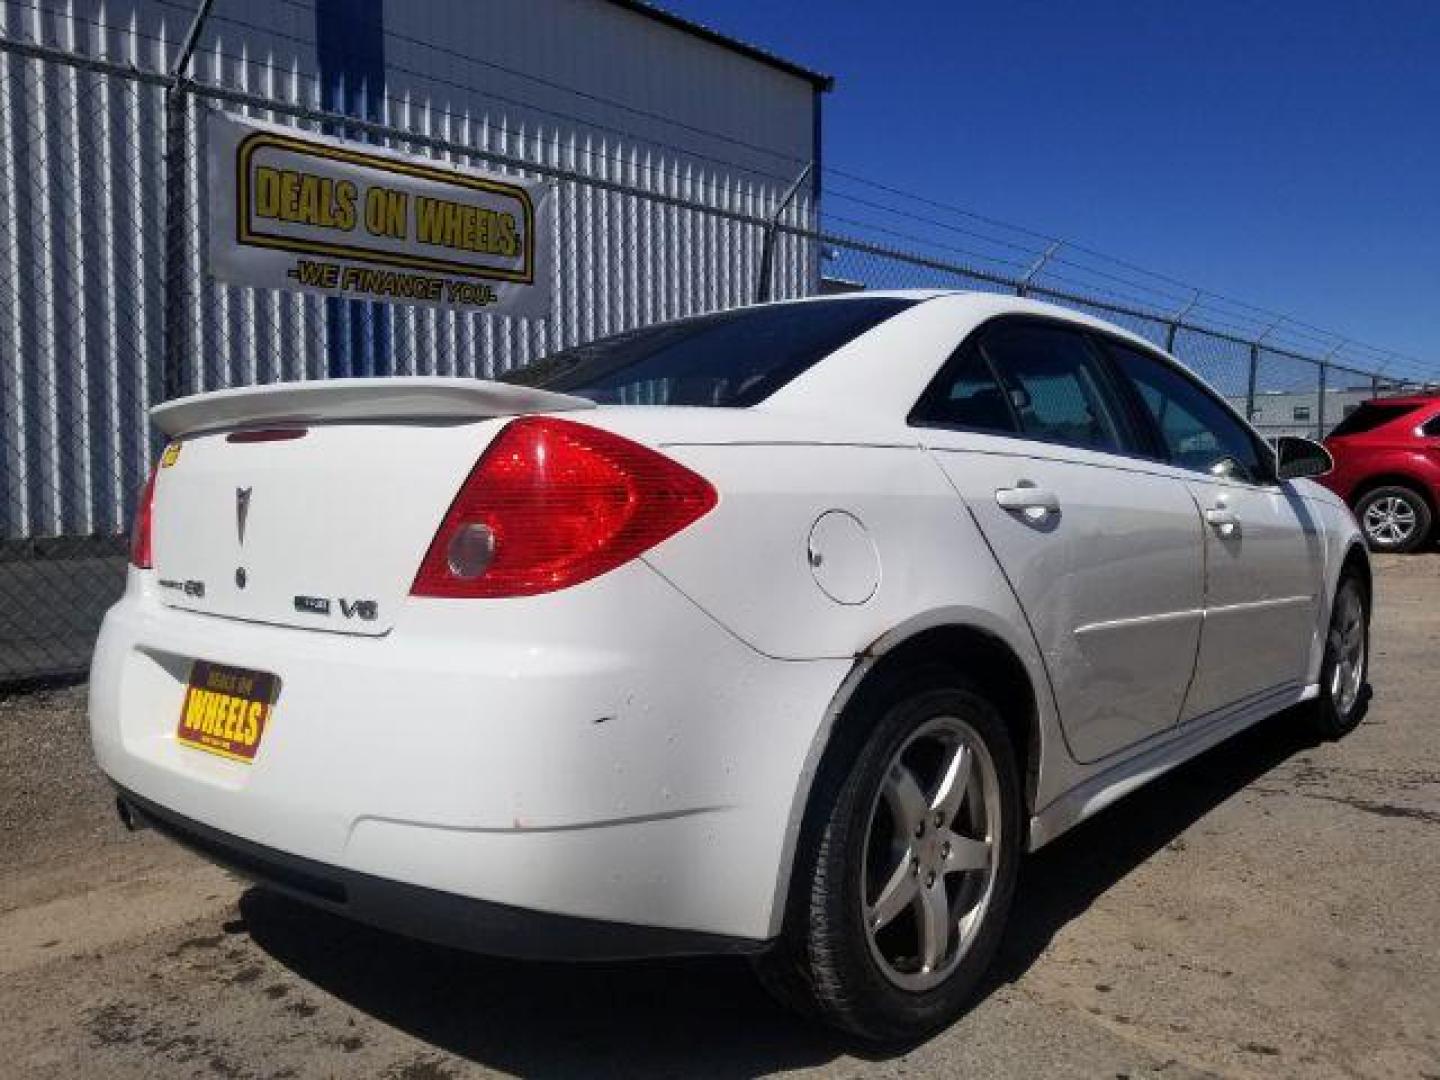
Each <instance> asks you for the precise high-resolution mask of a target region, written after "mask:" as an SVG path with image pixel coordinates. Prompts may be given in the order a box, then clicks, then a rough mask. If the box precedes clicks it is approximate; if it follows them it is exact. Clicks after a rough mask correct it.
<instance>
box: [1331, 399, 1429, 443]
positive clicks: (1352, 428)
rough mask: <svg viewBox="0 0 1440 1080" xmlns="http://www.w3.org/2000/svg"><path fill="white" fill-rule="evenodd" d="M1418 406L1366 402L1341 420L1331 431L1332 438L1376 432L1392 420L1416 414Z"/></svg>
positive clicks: (1387, 402) (1386, 402) (1391, 402)
mask: <svg viewBox="0 0 1440 1080" xmlns="http://www.w3.org/2000/svg"><path fill="white" fill-rule="evenodd" d="M1416 408H1417V406H1415V405H1414V404H1410V403H1404V402H1401V403H1398V404H1397V403H1396V402H1393V401H1364V402H1361V403H1360V407H1359V408H1358V409H1356V410H1355V411H1354V412H1352V413H1351V414H1350V415H1349V416H1347V417H1345V419H1344V420H1341V421H1340V423H1338V424H1336V425H1335V427H1334V428H1332V429H1331V431H1330V437H1331V438H1334V437H1335V436H1336V435H1363V434H1364V433H1365V432H1367V431H1374V430H1375V429H1376V428H1378V427H1379V426H1380V425H1381V424H1388V423H1389V422H1390V421H1391V420H1398V419H1399V418H1400V417H1402V416H1404V415H1405V414H1406V413H1409V412H1414V411H1415V409H1416Z"/></svg>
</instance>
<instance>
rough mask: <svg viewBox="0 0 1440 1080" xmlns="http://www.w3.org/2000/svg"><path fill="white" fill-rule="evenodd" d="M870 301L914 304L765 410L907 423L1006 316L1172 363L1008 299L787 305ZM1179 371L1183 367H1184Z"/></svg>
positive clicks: (1140, 341) (1059, 313)
mask: <svg viewBox="0 0 1440 1080" xmlns="http://www.w3.org/2000/svg"><path fill="white" fill-rule="evenodd" d="M865 297H871V298H874V297H894V298H897V299H909V300H914V301H917V302H916V303H915V304H913V305H912V306H910V307H908V308H907V309H905V310H904V311H901V312H900V313H899V314H897V315H894V316H891V317H890V318H889V319H886V320H885V321H884V322H882V323H880V324H879V325H877V326H875V327H874V328H872V329H870V330H867V331H866V332H865V333H863V334H861V335H860V336H859V337H857V338H855V339H854V340H853V341H851V342H849V343H848V344H846V345H842V346H841V347H840V348H839V349H837V350H836V351H835V352H833V353H831V354H830V355H829V356H827V357H826V358H825V360H824V361H823V362H822V363H819V364H816V365H815V366H814V367H812V368H810V369H808V370H807V371H805V372H803V373H802V374H800V375H799V376H797V377H796V378H795V379H793V380H791V381H790V382H789V383H787V384H786V385H785V386H782V387H781V388H780V389H779V390H777V391H776V392H775V393H774V394H773V395H771V396H770V397H769V398H767V399H766V400H765V401H764V402H763V403H762V407H764V408H767V409H776V410H794V411H800V412H813V411H817V410H824V411H826V412H828V413H831V414H833V415H846V414H848V415H850V416H855V417H874V416H877V415H878V416H890V417H897V418H899V417H904V416H906V415H908V414H909V412H910V409H911V407H912V406H913V405H914V403H915V400H916V399H917V398H918V397H919V395H920V393H921V391H923V390H924V388H925V387H926V386H928V385H929V383H930V380H931V379H932V378H934V376H935V373H936V371H937V370H938V367H939V364H940V362H941V361H942V360H943V359H944V357H946V356H948V355H949V354H950V353H951V352H953V351H954V349H955V347H956V346H957V345H959V343H960V342H961V340H963V339H964V338H965V337H966V336H967V335H968V334H969V333H970V332H971V331H972V330H974V329H975V328H976V327H978V326H979V325H980V324H981V323H984V322H987V321H989V320H990V319H993V318H995V317H997V316H1001V315H1032V316H1038V317H1043V318H1048V319H1056V320H1059V321H1062V322H1065V323H1068V324H1070V325H1072V326H1080V327H1086V328H1089V329H1092V330H1097V331H1100V332H1102V333H1106V334H1109V335H1111V336H1112V337H1116V338H1120V339H1122V340H1126V341H1130V342H1133V343H1134V344H1135V345H1136V346H1137V347H1139V348H1142V349H1145V350H1147V351H1149V352H1151V353H1158V354H1160V355H1162V356H1164V355H1167V354H1166V353H1165V352H1164V350H1163V349H1161V348H1160V347H1159V346H1158V345H1156V344H1155V343H1154V342H1153V341H1148V340H1146V339H1145V338H1143V337H1141V336H1140V335H1138V334H1134V333H1132V332H1130V331H1128V330H1126V329H1125V328H1124V327H1122V326H1116V325H1115V324H1114V323H1109V322H1105V321H1104V320H1102V319H1097V318H1095V317H1093V316H1091V315H1087V314H1085V313H1084V312H1081V311H1076V310H1074V309H1073V308H1067V307H1061V306H1060V305H1058V304H1048V303H1045V302H1044V301H1041V300H1030V299H1027V298H1024V297H1018V296H1012V295H1009V294H1005V293H990V292H977V291H967V290H956V289H897V290H889V291H885V292H880V291H875V292H859V293H844V294H841V295H838V296H827V297H817V298H807V299H805V300H798V301H787V302H791V303H814V302H816V301H817V300H829V301H835V302H840V303H844V302H848V301H851V300H857V301H858V300H861V299H863V298H865ZM1172 360H1173V358H1172ZM1177 363H1178V362H1177ZM1180 366H1181V367H1184V365H1183V364H1181V365H1180ZM1187 370H1188V369H1187Z"/></svg>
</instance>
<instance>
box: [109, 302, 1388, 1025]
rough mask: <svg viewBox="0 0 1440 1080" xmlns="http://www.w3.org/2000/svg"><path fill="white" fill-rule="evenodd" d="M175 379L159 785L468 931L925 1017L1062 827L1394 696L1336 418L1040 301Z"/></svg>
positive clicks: (945, 1005) (412, 913) (155, 638)
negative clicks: (677, 966) (1259, 417)
mask: <svg viewBox="0 0 1440 1080" xmlns="http://www.w3.org/2000/svg"><path fill="white" fill-rule="evenodd" d="M153 418H154V422H155V423H156V424H157V425H158V426H159V428H160V429H161V430H162V431H163V432H164V433H165V434H166V435H168V436H169V437H170V439H171V440H172V441H171V442H170V444H169V446H168V447H167V449H166V451H165V453H164V455H163V456H162V458H161V460H160V462H159V464H158V466H157V468H156V470H155V473H154V474H153V476H152V478H151V480H150V483H149V485H148V486H147V490H146V493H145V497H144V499H143V502H142V505H141V507H140V509H139V511H138V515H137V521H136V526H135V533H134V541H133V551H132V559H131V562H132V567H131V569H130V572H129V581H128V585H127V588H126V592H125V596H124V598H123V599H122V600H121V601H120V602H119V603H118V604H117V605H116V606H115V607H114V608H113V609H112V610H111V611H110V612H109V614H108V615H107V617H106V619H105V624H104V628H103V630H102V632H101V635H100V639H99V643H98V645H97V648H96V652H95V658H94V665H93V671H92V681H91V706H90V708H91V725H92V733H93V738H94V746H95V753H96V756H97V758H98V759H99V763H100V766H101V767H102V768H103V769H104V771H105V772H106V773H107V774H108V775H109V777H110V778H111V779H112V780H113V781H114V783H115V785H116V787H117V788H118V790H119V799H120V809H121V814H122V816H123V817H124V818H125V820H126V821H127V822H128V823H131V824H148V825H152V826H154V827H156V828H159V829H161V830H162V831H164V832H166V833H168V834H169V835H171V836H173V837H174V838H176V839H178V840H180V841H181V842H183V843H186V844H189V845H190V846H192V847H194V848H196V849H198V850H200V851H201V852H202V853H204V854H206V855H208V856H209V857H211V858H213V859H215V860H216V861H218V862H221V863H223V864H226V865H229V866H231V867H233V868H235V869H237V870H239V871H240V872H242V873H243V874H246V875H248V876H250V877H252V878H254V879H256V880H258V881H261V882H263V883H266V884H268V885H270V886H272V887H274V888H277V889H280V890H283V891H284V892H286V893H289V894H290V895H292V896H295V897H298V898H300V899H302V900H304V901H308V902H311V903H314V904H318V905H320V906H322V907H325V908H328V909H330V910H332V911H336V912H341V913H344V914H346V915H349V916H351V917H353V918H356V919H360V920H364V921H366V922H369V923H373V924H376V925H379V926H382V927H387V928H391V929H395V930H398V931H401V932H404V933H409V934H413V935H416V936H419V937H423V938H427V939H431V940H436V941H441V942H449V943H454V944H459V945H463V946H466V947H469V948H473V949H477V950H481V951H486V952H492V953H500V954H507V955H512V956H548V957H573V958H582V957H590V958H597V957H628V956H653V955H660V954H685V953H717V952H731V953H744V954H748V955H751V956H753V957H754V958H755V960H756V965H757V968H758V969H759V971H760V972H761V974H762V976H763V977H764V979H765V980H766V982H767V984H769V985H771V986H772V987H773V988H775V989H776V990H777V991H779V992H780V993H782V994H783V995H785V996H786V997H788V998H789V999H790V1000H792V1001H795V1002H797V1003H798V1004H801V1005H803V1006H805V1007H807V1008H808V1009H809V1010H811V1011H812V1012H818V1013H819V1014H820V1015H822V1016H824V1017H825V1018H827V1019H828V1020H830V1021H831V1022H833V1023H835V1024H838V1025H840V1026H842V1027H844V1028H847V1029H849V1030H850V1031H853V1032H855V1033H858V1034H859V1035H861V1036H864V1037H869V1038H875V1039H894V1038H909V1037H915V1036H918V1035H922V1034H924V1033H926V1032H928V1031H932V1030H934V1029H935V1028H937V1027H938V1026H940V1025H943V1024H944V1023H946V1022H947V1021H949V1020H950V1019H951V1018H953V1017H954V1016H955V1015H956V1014H957V1012H958V1011H959V1010H960V1009H961V1008H963V1006H964V1004H965V1001H966V999H967V996H968V995H969V994H970V993H971V991H972V989H973V988H974V987H975V985H976V982H977V980H978V979H979V977H980V976H981V974H982V973H983V971H984V969H985V967H986V965H987V964H988V963H989V961H990V959H991V957H992V956H993V955H994V952H995V949H996V945H997V943H998V941H999V939H1000V936H1001V932H1002V929H1003V925H1004V922H1005V917H1006V912H1007V909H1008V908H1009V907H1010V902H1011V897H1012V893H1013V890H1014V886H1015V880H1016V868H1017V865H1018V862H1019V859H1020V857H1021V854H1022V852H1024V851H1026V850H1033V849H1035V848H1038V847H1040V846H1041V845H1043V844H1046V843H1048V842H1049V841H1050V840H1053V839H1054V838H1055V837H1056V836H1058V835H1060V834H1061V833H1062V832H1064V831H1065V830H1066V829H1069V828H1070V827H1071V826H1073V825H1075V824H1076V823H1077V822H1079V821H1081V820H1083V819H1084V818H1086V817H1088V816H1090V815H1092V814H1094V813H1095V812H1096V811H1098V810H1100V809H1101V808H1102V807H1104V806H1106V805H1107V804H1109V803H1111V802H1113V801H1114V800H1116V799H1118V798H1119V797H1121V796H1122V795H1124V794H1125V793H1127V792H1129V791H1131V790H1133V789H1134V788H1136V787H1137V786H1139V785H1140V784H1143V783H1145V782H1146V781H1148V780H1150V779H1152V778H1154V777H1155V776H1157V775H1159V774H1160V773H1163V772H1164V771H1165V770H1167V769H1169V768H1171V767H1172V766H1174V765H1176V764H1177V763H1179V762H1181V761H1184V760H1185V759H1186V758H1189V757H1191V756H1193V755H1194V754H1197V753H1199V752H1200V751H1202V750H1204V749H1205V748H1206V747H1208V746H1211V745H1213V744H1214V743H1216V742H1218V741H1219V740H1221V739H1223V738H1225V737H1227V736H1229V735H1231V734H1233V733H1235V732H1237V731H1239V730H1240V729H1242V728H1244V727H1246V726H1248V725H1250V724H1253V723H1255V722H1257V721H1259V720H1261V719H1262V718H1264V717H1266V716H1269V715H1270V714H1272V713H1275V712H1277V711H1279V710H1282V709H1286V708H1287V707H1289V706H1293V705H1296V704H1298V703H1300V702H1308V703H1309V704H1308V706H1307V707H1306V709H1304V710H1299V711H1298V712H1297V713H1296V714H1294V715H1295V716H1297V717H1303V718H1307V719H1308V722H1311V723H1313V724H1314V725H1315V726H1316V728H1317V729H1318V731H1319V732H1320V733H1322V734H1323V735H1325V736H1330V737H1335V736H1339V735H1342V734H1344V733H1345V732H1346V731H1348V730H1350V729H1351V728H1353V727H1354V726H1355V725H1356V724H1357V723H1358V722H1359V720H1360V717H1361V715H1362V713H1363V711H1364V708H1365V704H1366V700H1367V697H1368V693H1369V689H1368V686H1367V684H1366V659H1367V645H1368V625H1369V612H1370V601H1371V579H1370V568H1369V563H1368V561H1367V556H1366V552H1365V545H1364V543H1363V542H1362V539H1361V536H1360V534H1359V532H1358V531H1357V529H1356V526H1355V522H1354V520H1353V519H1352V517H1351V515H1350V512H1349V511H1348V510H1347V509H1346V508H1345V506H1344V505H1343V503H1342V502H1341V501H1340V500H1339V499H1338V498H1336V497H1335V496H1334V495H1332V494H1331V493H1329V492H1328V491H1326V490H1325V489H1323V488H1322V487H1320V486H1318V485H1315V484H1312V483H1310V482H1308V481H1306V480H1304V479H1300V478H1301V477H1304V476H1310V475H1316V474H1318V473H1320V472H1323V471H1324V470H1325V469H1326V468H1327V467H1328V458H1327V456H1326V454H1325V452H1324V450H1323V449H1322V448H1321V447H1319V446H1317V445H1315V444H1313V443H1309V442H1306V441H1304V440H1299V439H1282V440H1281V441H1280V443H1279V446H1278V449H1277V451H1274V452H1272V451H1271V450H1270V449H1269V448H1268V447H1267V446H1266V444H1265V443H1264V441H1263V440H1261V439H1260V438H1259V437H1258V436H1257V435H1256V434H1255V432H1254V431H1253V430H1251V428H1250V427H1249V426H1248V425H1247V424H1246V423H1245V422H1244V421H1243V420H1242V419H1241V418H1240V417H1238V416H1237V415H1236V414H1235V413H1234V412H1233V411H1232V410H1231V409H1230V408H1229V407H1228V406H1227V405H1226V404H1225V402H1224V401H1223V400H1222V399H1221V398H1220V397H1218V396H1216V395H1215V394H1214V393H1212V392H1211V391H1210V390H1209V389H1207V388H1206V387H1205V386H1204V385H1202V384H1201V383H1200V382H1199V381H1198V380H1197V379H1195V378H1194V377H1193V376H1192V375H1191V374H1190V373H1189V372H1187V371H1186V370H1185V369H1184V368H1183V367H1181V366H1180V365H1178V364H1177V363H1176V362H1175V361H1173V360H1171V359H1170V358H1168V357H1167V356H1165V355H1164V354H1163V353H1161V352H1159V351H1158V350H1157V349H1156V348H1155V347H1154V346H1152V345H1151V344H1149V343H1148V342H1146V341H1144V340H1142V339H1140V338H1137V337H1135V336H1134V335H1132V334H1129V333H1126V332H1125V331H1123V330H1120V329H1117V328H1116V327H1114V326H1110V325H1108V324H1106V323H1103V322H1099V321H1097V320H1094V319H1091V318H1087V317H1085V316H1082V315H1078V314H1075V313H1073V312H1069V311H1066V310H1063V309H1060V308H1056V307H1052V306H1049V305H1045V304H1039V303H1034V302H1030V301H1025V300H1018V299H1013V298H1008V297H1001V296H991V295H982V294H965V293H871V294H861V295H856V296H850V297H844V298H821V299H814V300H808V301H801V302H794V303H781V304H771V305H765V306H760V307H753V308H746V309H741V310H737V311H729V312H724V313H720V314H714V315H706V316H702V317H699V318H693V319H686V320H683V321H679V322H672V323H668V324H663V325H658V326H651V327H647V328H644V329H640V330H635V331H631V332H629V333H625V334H621V335H619V336H617V337H612V338H609V339H606V340H603V341H597V342H593V343H590V344H587V345H583V346H579V347H576V348H573V349H570V350H567V351H565V352H562V353H559V354H556V355H554V356H552V357H550V358H547V359H546V360H545V361H543V362H542V363H540V364H538V365H536V366H534V367H532V368H530V369H528V370H526V371H522V372H520V373H518V374H517V375H516V376H514V377H513V379H512V381H509V382H506V383H497V382H484V381H475V380H465V379H419V378H395V379H376V380H336V381H331V382H320V383H311V384H291V385H277V386H267V387H256V388H247V389H239V390H226V391H221V392H218V393H212V394H204V395H200V396H197V397H191V398H185V399H182V400H178V401H173V402H169V403H167V404H164V405H161V406H159V407H157V408H156V409H155V410H154V411H153ZM1297 722H1299V721H1298V720H1297ZM1102 839H1103V838H1101V837H1098V836H1097V837H1096V838H1095V840H1096V842H1102ZM1216 872H1217V873H1223V872H1224V871H1223V868H1217V870H1216Z"/></svg>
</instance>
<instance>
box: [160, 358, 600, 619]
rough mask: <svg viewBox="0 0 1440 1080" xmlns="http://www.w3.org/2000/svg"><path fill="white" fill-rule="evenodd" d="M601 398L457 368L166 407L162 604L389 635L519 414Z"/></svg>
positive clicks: (232, 394) (259, 390)
mask: <svg viewBox="0 0 1440 1080" xmlns="http://www.w3.org/2000/svg"><path fill="white" fill-rule="evenodd" d="M588 407H592V406H591V403H590V402H588V401H584V400H583V399H579V398H569V397H566V396H565V395H559V394H547V393H544V392H541V391H531V390H527V389H524V388H521V387H510V386H503V385H501V384H496V383H483V382H478V381H472V380H460V379H376V380H336V381H333V382H326V383H313V384H303V385H288V386H287V385H284V384H282V385H278V386H269V387H256V388H253V389H246V390H239V391H221V392H219V393H216V394H206V395H200V396H198V397H194V398H185V399H181V400H179V401H175V402H170V403H167V404H165V405H161V406H158V407H157V408H156V409H154V410H153V411H152V415H153V418H154V420H155V422H156V424H157V426H159V427H160V429H161V430H162V431H164V432H165V433H166V434H167V435H170V436H171V437H172V438H174V439H178V441H179V443H180V447H179V451H178V453H175V452H174V451H171V452H169V453H167V454H166V455H165V459H164V460H165V462H168V464H165V463H163V462H162V465H161V467H160V468H159V470H158V472H157V476H156V480H155V497H154V511H153V519H152V526H151V528H152V544H153V560H154V570H155V577H156V580H157V583H158V585H159V593H160V599H161V601H162V602H163V603H165V604H167V605H168V606H171V607H176V608H182V609H185V610H189V611H197V612H203V613H206V614H211V615H219V616H224V617H228V618H235V619H244V620H248V621H254V622H265V623H273V624H277V625H283V626H294V627H303V628H306V629H314V630H327V631H332V632H340V633H350V634H362V635H379V634H384V633H385V632H387V631H388V630H389V629H390V628H391V627H392V626H393V625H394V622H395V616H396V614H397V613H398V610H399V607H400V605H401V603H402V602H403V601H404V599H405V597H406V596H407V595H408V594H409V592H410V586H411V583H412V582H413V581H414V578H415V573H416V571H417V569H418V568H419V566H420V562H421V559H422V558H423V557H424V555H425V551H426V548H427V547H428V545H429V544H430V541H431V539H432V537H433V536H434V535H435V530H436V528H437V526H438V525H439V523H440V521H441V519H442V518H443V517H444V515H445V512H446V510H447V509H448V508H449V506H450V503H451V501H452V500H453V499H454V497H455V494H456V492H457V491H458V490H459V488H460V485H461V483H462V482H463V481H464V479H465V477H466V476H467V475H468V474H469V472H470V470H471V468H472V467H473V466H474V465H475V462H476V460H477V459H478V458H479V456H480V454H481V453H482V452H483V451H484V449H485V447H486V446H488V445H489V443H490V441H491V440H492V439H493V438H494V437H495V435H496V434H498V432H499V431H500V430H501V428H502V427H503V426H504V420H505V418H507V417H510V416H514V415H519V414H521V413H529V412H537V411H542V410H543V411H568V410H571V409H582V408H588Z"/></svg>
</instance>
